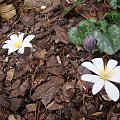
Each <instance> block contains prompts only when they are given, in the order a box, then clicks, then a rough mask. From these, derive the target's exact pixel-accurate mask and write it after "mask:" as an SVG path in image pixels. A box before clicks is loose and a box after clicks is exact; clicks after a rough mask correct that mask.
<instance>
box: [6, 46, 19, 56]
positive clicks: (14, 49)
mask: <svg viewBox="0 0 120 120" xmlns="http://www.w3.org/2000/svg"><path fill="white" fill-rule="evenodd" d="M16 50H18V48H15V47H12V48H9V49H8V55H9V54H11V53H12V52H14V51H16Z"/></svg>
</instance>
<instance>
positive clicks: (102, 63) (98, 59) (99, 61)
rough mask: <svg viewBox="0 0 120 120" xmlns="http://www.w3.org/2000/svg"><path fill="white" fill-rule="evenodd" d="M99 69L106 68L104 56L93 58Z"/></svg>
mask: <svg viewBox="0 0 120 120" xmlns="http://www.w3.org/2000/svg"><path fill="white" fill-rule="evenodd" d="M91 61H92V62H93V64H94V65H95V66H96V67H97V68H98V70H104V62H103V59H102V58H95V59H92V60H91Z"/></svg>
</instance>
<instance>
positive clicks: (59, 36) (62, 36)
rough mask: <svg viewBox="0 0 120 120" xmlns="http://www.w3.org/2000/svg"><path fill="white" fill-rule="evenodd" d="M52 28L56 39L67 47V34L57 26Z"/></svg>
mask: <svg viewBox="0 0 120 120" xmlns="http://www.w3.org/2000/svg"><path fill="white" fill-rule="evenodd" d="M53 27H54V30H55V32H56V36H57V39H58V40H59V41H60V42H62V43H64V44H66V45H67V44H68V43H69V42H68V38H67V32H66V31H65V29H63V28H61V27H59V26H57V25H56V26H55V25H54V26H53Z"/></svg>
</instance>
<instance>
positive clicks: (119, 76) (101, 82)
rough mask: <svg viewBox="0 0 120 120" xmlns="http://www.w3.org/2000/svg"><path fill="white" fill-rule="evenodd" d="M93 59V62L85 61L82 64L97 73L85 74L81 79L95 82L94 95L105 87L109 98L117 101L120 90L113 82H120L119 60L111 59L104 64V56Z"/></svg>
mask: <svg viewBox="0 0 120 120" xmlns="http://www.w3.org/2000/svg"><path fill="white" fill-rule="evenodd" d="M91 61H92V63H91V62H83V63H82V64H81V65H82V66H84V67H86V68H87V69H89V70H91V71H92V72H93V73H95V74H97V75H93V74H84V75H82V76H81V80H84V81H88V82H92V83H94V84H93V88H92V94H93V95H95V94H96V93H98V92H99V91H100V90H101V89H102V88H103V87H104V88H105V91H106V93H107V94H108V96H109V98H110V99H111V100H113V101H117V100H118V99H119V90H118V88H117V87H116V86H115V85H114V84H112V83H111V82H116V83H120V66H117V63H118V62H117V61H116V60H112V59H110V60H109V61H108V63H107V65H104V62H103V59H102V58H95V59H92V60H91ZM110 81H111V82H110Z"/></svg>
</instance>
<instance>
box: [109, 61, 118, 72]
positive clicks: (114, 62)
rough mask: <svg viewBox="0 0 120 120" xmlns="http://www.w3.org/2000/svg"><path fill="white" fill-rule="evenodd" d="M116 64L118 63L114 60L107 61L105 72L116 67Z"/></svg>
mask: <svg viewBox="0 0 120 120" xmlns="http://www.w3.org/2000/svg"><path fill="white" fill-rule="evenodd" d="M117 64H118V62H117V61H116V60H112V59H111V60H109V61H108V63H107V70H108V71H111V70H112V69H113V68H115V67H116V65H117Z"/></svg>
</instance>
